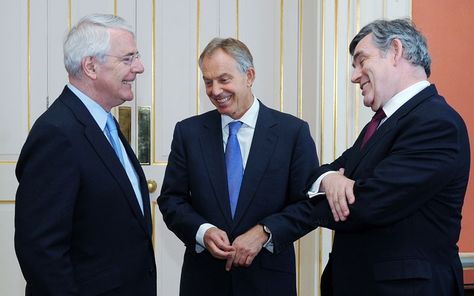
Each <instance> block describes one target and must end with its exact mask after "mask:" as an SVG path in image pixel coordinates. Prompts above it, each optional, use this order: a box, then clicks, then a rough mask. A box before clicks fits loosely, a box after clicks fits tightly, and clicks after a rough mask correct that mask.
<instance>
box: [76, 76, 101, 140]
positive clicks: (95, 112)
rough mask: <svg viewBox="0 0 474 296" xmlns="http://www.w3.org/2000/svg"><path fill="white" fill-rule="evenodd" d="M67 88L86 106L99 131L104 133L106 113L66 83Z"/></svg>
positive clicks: (94, 102)
mask: <svg viewBox="0 0 474 296" xmlns="http://www.w3.org/2000/svg"><path fill="white" fill-rule="evenodd" d="M67 87H68V88H69V89H70V90H71V91H72V92H73V93H74V94H75V95H76V96H77V97H78V98H79V100H81V102H82V103H83V104H84V105H85V106H86V108H87V110H89V113H90V114H91V115H92V117H93V118H94V120H95V121H96V122H97V125H99V127H100V129H101V130H102V131H104V129H105V124H106V123H107V114H108V113H107V111H105V110H104V108H102V106H100V105H99V104H97V102H96V101H94V100H92V99H91V98H89V97H88V96H87V95H86V94H84V93H83V92H82V91H80V90H79V89H78V88H77V87H75V86H74V85H72V84H70V83H68V85H67Z"/></svg>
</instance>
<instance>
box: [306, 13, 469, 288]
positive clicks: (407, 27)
mask: <svg viewBox="0 0 474 296" xmlns="http://www.w3.org/2000/svg"><path fill="white" fill-rule="evenodd" d="M349 49H350V53H351V55H352V56H353V67H354V72H353V74H352V82H353V83H357V84H359V85H360V89H361V90H362V95H363V96H364V105H365V106H367V107H369V108H371V109H372V110H373V111H376V114H381V113H382V112H383V114H382V116H380V117H382V119H381V122H379V123H375V124H372V123H369V124H368V126H366V127H365V128H364V129H363V130H362V133H361V134H360V136H359V137H358V139H357V140H356V142H355V143H354V145H353V146H352V147H351V148H349V149H348V150H346V151H345V152H344V153H343V154H342V156H340V157H339V158H338V159H336V160H335V161H334V162H333V163H331V164H328V165H323V166H322V167H320V168H319V169H318V170H317V171H316V174H315V177H314V179H316V182H315V183H314V184H313V186H312V188H311V194H313V193H317V192H318V191H319V192H325V194H326V196H327V199H328V201H329V202H326V199H323V200H319V201H318V200H316V197H315V198H314V199H315V200H312V201H311V202H312V204H313V206H312V207H311V206H309V207H307V208H304V210H303V211H300V215H301V216H304V217H307V216H308V215H312V218H313V220H312V221H311V222H309V224H310V223H314V224H316V225H320V226H323V227H329V228H332V229H335V230H336V231H335V234H334V242H333V248H332V252H331V254H330V257H329V262H328V264H327V266H326V268H325V270H324V273H323V276H322V280H321V281H322V284H321V290H322V295H383V296H390V295H394V296H395V295H397V296H399V295H426V296H428V295H430V296H433V295H446V296H447V295H450V296H452V295H463V279H462V267H461V262H460V260H459V255H458V247H457V245H456V243H457V241H458V239H459V233H460V228H461V208H462V205H463V200H464V195H465V191H466V186H467V182H468V177H469V165H470V150H469V140H468V134H467V131H466V126H465V124H464V122H463V120H462V118H461V117H460V116H459V115H458V113H456V111H454V110H453V109H452V108H451V107H450V106H449V105H448V104H447V103H446V101H445V99H444V98H443V97H441V96H440V95H439V94H438V92H437V90H436V87H435V86H434V85H430V84H429V82H428V81H427V77H428V76H429V75H430V64H431V58H430V56H429V54H428V50H427V46H426V40H425V38H424V37H423V36H422V34H421V33H420V32H419V31H417V30H416V28H415V27H414V26H413V24H412V23H411V22H410V21H409V20H400V19H399V20H393V21H385V20H378V21H374V22H372V23H370V24H368V25H367V26H365V27H364V28H362V29H361V31H360V32H359V33H358V34H357V35H356V36H355V38H354V39H353V40H352V42H351V44H350V47H349ZM377 117H379V116H378V115H377V116H374V118H377ZM379 120H380V119H379ZM373 121H376V120H375V119H374V120H373ZM377 126H378V128H377ZM370 130H372V131H373V132H374V133H373V135H372V136H371V137H369V134H370V133H371V132H370ZM307 205H311V204H310V203H307ZM300 209H301V208H300ZM331 210H332V213H333V217H332V215H331V214H330V212H331ZM333 218H334V219H333ZM334 220H335V221H334ZM306 226H307V225H304V227H306ZM313 226H314V225H313ZM302 227H303V226H302Z"/></svg>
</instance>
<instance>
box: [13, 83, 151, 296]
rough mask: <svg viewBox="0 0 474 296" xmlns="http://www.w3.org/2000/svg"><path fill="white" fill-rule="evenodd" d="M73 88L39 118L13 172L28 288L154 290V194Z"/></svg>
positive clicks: (54, 291) (33, 291)
mask: <svg viewBox="0 0 474 296" xmlns="http://www.w3.org/2000/svg"><path fill="white" fill-rule="evenodd" d="M119 134H120V137H121V140H122V143H123V145H124V147H125V150H126V151H127V154H128V157H129V158H130V160H131V162H132V164H133V166H134V168H135V171H136V172H137V174H138V177H139V180H140V186H141V192H142V197H143V204H144V215H143V214H142V212H141V210H140V207H139V205H138V202H137V200H136V197H135V194H134V191H133V188H132V185H131V183H130V181H129V179H128V177H127V175H126V172H125V169H124V168H123V166H122V165H121V163H120V161H119V160H118V158H117V156H116V154H115V152H114V150H113V148H112V146H111V145H110V144H109V142H108V140H107V138H106V137H105V136H104V133H103V132H102V130H101V129H100V128H99V126H98V125H97V123H96V122H95V120H94V119H93V117H92V115H91V114H90V113H89V111H88V110H87V109H86V107H85V106H84V105H83V104H82V102H81V101H80V100H79V98H77V97H76V96H75V95H74V94H73V93H72V92H71V91H70V90H69V88H67V87H65V88H64V91H63V93H62V94H61V95H60V96H59V98H58V99H57V100H56V101H55V102H54V104H53V105H51V107H50V108H49V109H48V110H47V111H46V112H45V113H44V114H43V115H41V117H40V118H38V120H37V121H36V122H35V124H34V126H33V128H32V129H31V132H30V134H29V135H28V138H27V140H26V143H25V145H24V147H23V149H22V151H21V154H20V157H19V160H18V164H17V168H16V175H17V178H18V181H19V187H18V191H17V195H16V206H15V228H16V231H15V249H16V253H17V257H18V260H19V262H20V266H21V269H22V272H23V275H24V277H25V279H26V282H27V286H26V295H35V296H36V295H58V296H59V295H60V296H64V295H99V294H100V295H156V268H155V260H154V252H153V247H152V239H151V233H152V226H151V214H150V203H149V195H148V190H147V185H146V180H145V176H144V174H143V171H142V169H141V167H140V164H139V163H138V161H137V159H136V157H135V154H134V153H133V151H132V149H131V147H130V145H128V143H127V141H126V140H125V138H124V137H123V135H122V134H121V133H120V132H119Z"/></svg>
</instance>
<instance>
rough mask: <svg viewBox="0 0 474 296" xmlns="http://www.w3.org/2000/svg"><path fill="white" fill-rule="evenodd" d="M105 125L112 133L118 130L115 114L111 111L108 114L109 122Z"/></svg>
mask: <svg viewBox="0 0 474 296" xmlns="http://www.w3.org/2000/svg"><path fill="white" fill-rule="evenodd" d="M105 126H106V127H107V128H108V129H109V132H110V133H114V132H116V131H117V125H116V124H115V120H114V116H113V115H112V114H111V113H109V114H107V123H106V124H105Z"/></svg>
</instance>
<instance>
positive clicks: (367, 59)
mask: <svg viewBox="0 0 474 296" xmlns="http://www.w3.org/2000/svg"><path fill="white" fill-rule="evenodd" d="M352 65H353V67H354V71H353V73H352V77H351V81H352V83H357V84H359V86H360V89H361V90H362V95H363V96H364V105H365V106H366V107H370V108H371V109H372V110H373V111H377V110H378V109H379V108H381V107H383V105H384V104H385V103H386V102H387V101H388V100H390V98H392V96H394V95H395V94H396V93H397V90H396V81H395V80H396V79H397V78H396V77H398V75H396V72H395V69H396V67H395V63H394V56H393V51H392V50H391V49H389V50H388V51H387V52H386V53H383V52H382V51H381V50H380V49H378V48H377V47H376V46H375V43H374V42H373V40H372V34H369V35H367V36H365V37H364V38H363V39H362V40H361V41H360V42H359V43H358V44H357V46H356V47H355V50H354V57H353V64H352Z"/></svg>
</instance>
